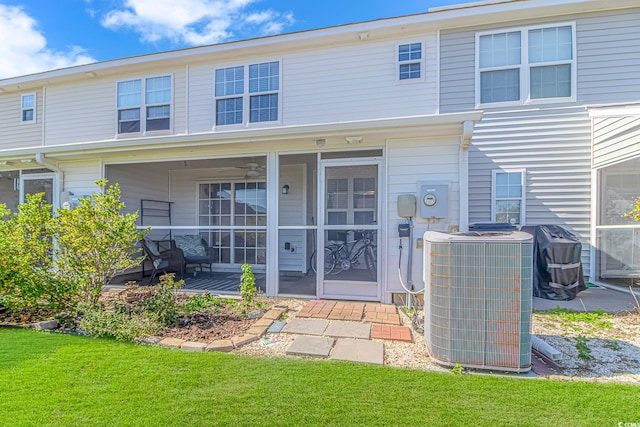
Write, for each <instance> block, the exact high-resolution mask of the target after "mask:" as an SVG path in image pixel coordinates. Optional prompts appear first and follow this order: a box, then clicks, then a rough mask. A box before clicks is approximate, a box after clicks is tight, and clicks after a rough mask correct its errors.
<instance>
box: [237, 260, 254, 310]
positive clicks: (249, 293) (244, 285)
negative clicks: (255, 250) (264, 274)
mask: <svg viewBox="0 0 640 427" xmlns="http://www.w3.org/2000/svg"><path fill="white" fill-rule="evenodd" d="M240 268H241V269H242V276H240V297H241V298H242V304H243V306H244V308H245V310H247V309H252V308H253V307H254V305H255V298H256V295H257V293H258V290H257V289H256V278H255V276H254V275H253V267H251V265H250V264H242V266H241V267H240Z"/></svg>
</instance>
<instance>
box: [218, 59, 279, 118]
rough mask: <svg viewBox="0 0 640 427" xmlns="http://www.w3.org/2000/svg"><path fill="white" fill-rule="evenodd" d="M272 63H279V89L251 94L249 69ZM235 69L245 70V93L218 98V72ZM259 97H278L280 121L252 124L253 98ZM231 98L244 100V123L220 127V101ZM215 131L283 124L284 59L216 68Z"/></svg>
mask: <svg viewBox="0 0 640 427" xmlns="http://www.w3.org/2000/svg"><path fill="white" fill-rule="evenodd" d="M271 62H277V63H278V89H277V90H270V91H264V92H250V90H249V68H250V67H251V66H252V65H260V64H266V63H271ZM235 67H243V68H244V70H243V71H244V78H243V89H244V92H243V93H242V94H236V95H224V96H216V91H215V85H216V71H218V70H224V69H227V68H235ZM258 95H278V119H277V120H272V121H264V122H252V121H251V97H252V96H258ZM231 98H242V123H233V124H228V125H226V124H225V125H219V124H218V101H220V100H223V99H231ZM213 99H214V102H213V130H216V129H217V130H233V129H241V128H256V127H271V126H277V125H281V124H282V59H281V58H270V59H260V60H255V61H251V62H243V63H232V64H225V65H221V66H216V67H215V69H214V71H213Z"/></svg>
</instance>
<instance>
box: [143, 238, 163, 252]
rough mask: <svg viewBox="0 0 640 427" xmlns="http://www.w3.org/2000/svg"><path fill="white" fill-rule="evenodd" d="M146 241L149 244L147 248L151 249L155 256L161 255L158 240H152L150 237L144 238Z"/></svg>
mask: <svg viewBox="0 0 640 427" xmlns="http://www.w3.org/2000/svg"><path fill="white" fill-rule="evenodd" d="M144 243H145V245H146V246H147V249H149V252H151V254H152V255H154V256H158V255H160V251H159V250H158V245H157V244H156V242H154V241H153V240H151V239H150V238H148V237H145V238H144Z"/></svg>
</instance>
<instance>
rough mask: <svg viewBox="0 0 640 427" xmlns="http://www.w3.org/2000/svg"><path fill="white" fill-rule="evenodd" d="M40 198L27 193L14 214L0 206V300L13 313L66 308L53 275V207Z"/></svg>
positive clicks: (41, 195) (40, 194)
mask: <svg viewBox="0 0 640 427" xmlns="http://www.w3.org/2000/svg"><path fill="white" fill-rule="evenodd" d="M43 195H44V194H43V193H39V194H33V195H32V194H27V195H26V201H25V203H22V204H21V205H20V206H18V212H17V213H15V214H11V213H10V211H9V210H8V209H7V208H6V206H5V205H0V217H1V218H2V219H3V220H2V221H0V299H1V300H2V303H3V304H4V305H6V306H7V307H9V308H10V309H11V310H14V311H18V310H21V309H23V308H26V307H37V306H41V305H49V306H52V307H53V308H59V307H61V306H64V305H65V299H66V298H65V296H66V295H67V294H66V293H65V292H64V291H63V289H61V287H60V285H61V284H60V282H58V281H57V280H56V278H55V275H54V274H53V271H54V268H53V259H52V257H51V256H52V253H53V240H52V238H51V237H52V236H51V227H52V210H51V209H52V208H51V205H50V204H48V203H46V202H45V201H44V199H43Z"/></svg>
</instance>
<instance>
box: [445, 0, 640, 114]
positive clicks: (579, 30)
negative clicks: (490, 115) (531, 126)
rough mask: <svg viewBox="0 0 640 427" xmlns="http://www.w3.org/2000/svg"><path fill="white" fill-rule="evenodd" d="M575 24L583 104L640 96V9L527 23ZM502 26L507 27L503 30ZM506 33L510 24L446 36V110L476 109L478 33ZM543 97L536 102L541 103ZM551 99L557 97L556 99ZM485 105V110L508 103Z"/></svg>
mask: <svg viewBox="0 0 640 427" xmlns="http://www.w3.org/2000/svg"><path fill="white" fill-rule="evenodd" d="M563 19H565V20H566V19H571V20H572V22H575V45H576V47H575V63H576V66H575V69H576V76H575V77H576V79H575V82H574V83H575V85H576V90H575V93H574V94H573V96H574V97H575V100H576V101H577V102H578V103H580V104H583V105H588V104H611V103H615V104H622V103H625V102H637V101H638V99H640V56H638V55H637V52H638V51H639V50H640V27H638V22H640V8H635V9H625V10H623V11H603V12H594V13H586V14H580V15H572V16H570V17H569V16H565V17H549V18H541V19H536V20H531V19H530V20H525V21H522V28H523V27H536V28H542V27H548V26H557V22H562V21H563ZM501 27H502V28H501ZM501 31H502V32H504V31H505V30H504V25H502V26H498V25H496V24H491V25H483V26H477V27H473V28H464V29H455V30H445V31H442V33H441V38H440V41H441V43H440V52H441V61H440V76H441V83H440V112H441V113H451V112H457V111H468V110H471V109H474V108H475V107H476V90H475V89H476V85H475V77H474V76H475V69H476V68H475V67H476V64H475V62H474V51H475V49H476V47H475V46H476V33H478V32H483V33H497V32H501ZM542 101H543V100H536V103H535V104H536V105H535V107H532V108H537V107H539V104H540V103H541V102H542ZM547 101H554V102H556V103H557V100H554V99H553V98H550V99H548V100H545V102H547ZM502 106H503V105H502V104H500V103H498V104H497V105H492V104H488V105H483V106H482V108H483V109H485V110H486V109H487V108H493V107H502Z"/></svg>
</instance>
